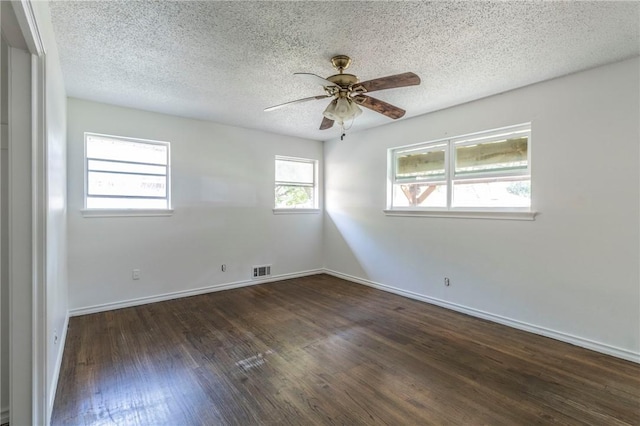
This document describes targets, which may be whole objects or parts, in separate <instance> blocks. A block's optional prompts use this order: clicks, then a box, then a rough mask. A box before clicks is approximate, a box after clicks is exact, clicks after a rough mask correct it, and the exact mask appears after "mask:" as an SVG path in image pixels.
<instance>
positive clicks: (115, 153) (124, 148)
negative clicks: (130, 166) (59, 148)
mask: <svg viewBox="0 0 640 426" xmlns="http://www.w3.org/2000/svg"><path fill="white" fill-rule="evenodd" d="M168 149H169V147H168V146H167V145H157V144H151V143H145V142H133V141H127V140H118V139H110V138H107V137H104V136H96V135H87V158H97V159H103V160H117V161H130V162H135V163H151V164H162V165H166V164H167V152H168Z"/></svg>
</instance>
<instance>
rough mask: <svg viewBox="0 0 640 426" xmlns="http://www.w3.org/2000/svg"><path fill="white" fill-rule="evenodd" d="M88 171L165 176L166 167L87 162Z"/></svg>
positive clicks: (114, 162)
mask: <svg viewBox="0 0 640 426" xmlns="http://www.w3.org/2000/svg"><path fill="white" fill-rule="evenodd" d="M88 167H89V171H100V172H123V173H148V174H156V175H165V174H167V167H166V166H150V165H146V164H131V163H120V162H116V161H99V160H89V164H88Z"/></svg>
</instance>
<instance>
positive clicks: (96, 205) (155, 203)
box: [87, 197, 169, 209]
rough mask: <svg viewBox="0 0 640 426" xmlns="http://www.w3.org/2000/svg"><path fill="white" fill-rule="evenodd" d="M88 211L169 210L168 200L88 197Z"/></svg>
mask: <svg viewBox="0 0 640 426" xmlns="http://www.w3.org/2000/svg"><path fill="white" fill-rule="evenodd" d="M87 208H88V209H168V208H169V205H168V203H167V200H166V199H157V198H111V197H109V198H101V197H87Z"/></svg>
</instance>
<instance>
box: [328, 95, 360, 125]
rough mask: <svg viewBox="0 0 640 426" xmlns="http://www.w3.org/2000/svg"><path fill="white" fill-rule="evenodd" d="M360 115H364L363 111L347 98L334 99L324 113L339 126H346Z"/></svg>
mask: <svg viewBox="0 0 640 426" xmlns="http://www.w3.org/2000/svg"><path fill="white" fill-rule="evenodd" d="M360 114H362V109H360V107H359V106H358V105H356V103H355V102H353V101H352V100H351V99H349V98H346V97H340V98H337V99H334V100H333V101H331V103H329V105H328V106H327V109H325V110H324V112H323V113H322V115H324V116H325V117H327V118H328V119H329V120H333V121H335V122H336V123H338V124H344V122H345V121H347V120H350V119H353V118H356V117H357V116H359V115H360Z"/></svg>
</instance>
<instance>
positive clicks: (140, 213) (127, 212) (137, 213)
mask: <svg viewBox="0 0 640 426" xmlns="http://www.w3.org/2000/svg"><path fill="white" fill-rule="evenodd" d="M80 213H81V214H82V216H83V217H88V218H91V217H154V216H172V215H173V209H84V210H80Z"/></svg>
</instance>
